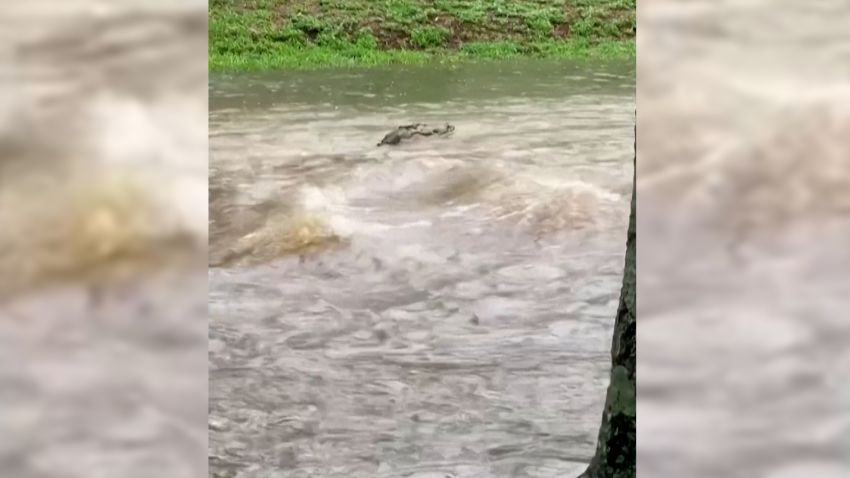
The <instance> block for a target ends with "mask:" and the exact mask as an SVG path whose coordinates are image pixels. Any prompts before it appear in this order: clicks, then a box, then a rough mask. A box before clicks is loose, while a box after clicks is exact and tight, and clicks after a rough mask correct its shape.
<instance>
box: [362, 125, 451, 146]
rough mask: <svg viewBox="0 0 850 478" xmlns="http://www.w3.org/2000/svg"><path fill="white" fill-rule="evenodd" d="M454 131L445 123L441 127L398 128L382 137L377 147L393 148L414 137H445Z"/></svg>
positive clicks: (413, 126)
mask: <svg viewBox="0 0 850 478" xmlns="http://www.w3.org/2000/svg"><path fill="white" fill-rule="evenodd" d="M454 130H455V127H454V126H452V125H450V124H448V123H446V124H444V125H442V126H431V125H427V124H422V123H416V124H409V125H404V126H399V127H398V128H396V129H394V130H392V131H390V132H389V133H387V135H386V136H384V139H382V140H381V142H380V143H378V146H384V145H390V146H395V145H397V144H400V143H401V142H402V141H405V140H409V139H412V138H414V137H416V136H447V135H449V134H451V133H452V132H453V131H454Z"/></svg>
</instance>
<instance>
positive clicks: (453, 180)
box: [209, 62, 635, 478]
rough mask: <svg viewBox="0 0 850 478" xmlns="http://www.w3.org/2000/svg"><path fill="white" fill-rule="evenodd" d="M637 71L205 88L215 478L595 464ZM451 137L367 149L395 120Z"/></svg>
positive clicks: (440, 70) (615, 68)
mask: <svg viewBox="0 0 850 478" xmlns="http://www.w3.org/2000/svg"><path fill="white" fill-rule="evenodd" d="M634 78H635V76H634V65H633V63H629V62H624V63H603V62H585V63H564V62H561V63H557V62H522V63H500V64H480V65H467V66H461V67H454V68H452V67H433V66H431V67H392V68H385V69H373V70H369V71H358V70H331V71H320V72H310V73H287V74H238V75H214V76H212V77H211V80H210V151H211V157H210V262H211V269H210V271H209V281H210V285H209V287H210V298H209V301H210V303H209V312H210V329H209V330H210V331H209V334H210V351H209V360H210V423H209V427H210V455H211V456H210V468H211V473H212V474H213V475H214V476H222V477H223V476H243V477H318V476H321V477H342V476H346V477H376V476H377V477H387V478H389V477H400V476H414V477H423V478H424V477H430V476H434V477H440V478H443V477H445V476H457V477H464V478H467V477H469V478H471V477H491V476H512V477H556V476H558V477H562V476H570V475H571V474H577V473H578V472H579V471H580V470H581V469H582V468H583V467H584V464H583V463H585V462H586V461H587V460H589V458H590V456H591V455H592V452H593V448H594V443H595V438H596V433H597V429H598V425H599V420H600V413H601V407H602V401H603V398H604V390H605V386H606V384H607V374H608V367H609V364H610V358H609V350H610V340H611V330H612V327H613V317H614V312H615V308H616V303H617V299H618V294H619V287H620V283H621V280H622V267H623V257H624V253H625V231H626V226H627V222H628V205H629V200H630V193H631V178H632V164H631V159H632V142H633V129H632V128H633V121H634V109H635V101H634V87H635V79H634ZM412 122H426V123H444V122H449V123H451V124H453V125H455V127H456V131H455V133H454V134H453V135H452V136H451V137H447V138H427V139H425V140H421V141H418V142H413V143H410V144H407V145H401V146H398V147H393V148H390V147H381V148H378V147H376V143H377V142H378V141H379V140H380V139H381V137H382V136H383V134H384V133H386V132H387V131H388V130H389V129H391V128H393V127H395V126H397V125H400V124H405V123H412Z"/></svg>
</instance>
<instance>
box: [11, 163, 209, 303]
mask: <svg viewBox="0 0 850 478" xmlns="http://www.w3.org/2000/svg"><path fill="white" fill-rule="evenodd" d="M62 173H66V174H68V175H65V174H62ZM7 179H8V180H7V181H4V182H3V183H4V184H2V186H3V187H2V192H0V225H2V226H0V299H2V298H8V297H11V296H14V295H17V294H21V293H25V292H26V291H29V290H36V289H40V288H42V287H46V286H51V285H57V284H62V283H69V284H91V283H100V282H109V281H113V280H121V279H125V278H131V277H133V276H137V275H140V274H146V273H150V272H153V271H156V270H160V269H162V268H163V267H172V266H178V265H181V264H186V263H187V260H190V258H191V257H192V252H193V251H197V249H198V247H197V246H198V244H197V243H196V241H195V239H194V238H193V237H192V236H191V235H190V234H188V233H186V232H184V231H181V230H180V229H179V228H177V227H175V226H172V225H169V224H166V223H165V222H164V220H163V214H162V207H161V206H160V205H159V204H158V203H157V202H156V201H155V200H154V199H153V195H152V194H150V193H149V192H148V191H147V190H146V189H145V188H144V187H143V186H142V185H141V184H140V183H137V182H135V181H134V180H133V179H131V178H130V177H128V176H123V175H119V174H98V173H90V174H89V177H87V178H86V177H81V176H80V175H78V174H75V173H74V172H71V171H68V170H65V169H64V168H60V167H57V168H56V171H55V172H54V173H47V172H45V171H32V172H28V173H23V172H22V173H21V174H19V175H18V177H16V178H14V180H13V179H10V178H7Z"/></svg>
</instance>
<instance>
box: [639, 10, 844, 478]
mask: <svg viewBox="0 0 850 478" xmlns="http://www.w3.org/2000/svg"><path fill="white" fill-rule="evenodd" d="M638 23H639V25H640V28H639V33H638V51H639V55H638V104H639V108H638V109H639V112H638V125H639V126H638V173H637V174H638V198H639V199H638V218H639V219H638V237H639V240H638V244H639V246H638V264H639V265H638V277H639V280H638V284H639V285H638V315H639V317H640V326H639V327H638V343H639V345H638V349H639V352H638V353H639V360H638V368H639V374H638V375H639V376H640V379H639V381H638V416H639V417H640V419H639V420H638V473H639V475H640V476H648V477H662V478H664V477H682V476H689V477H724V478H734V477H741V478H744V477H747V478H750V477H767V478H798V477H799V478H801V477H814V476H817V477H822V478H834V477H846V476H850V464H848V451H850V389H848V385H847V377H848V376H850V352H848V351H850V347H847V340H848V339H850V321H848V320H847V318H846V317H845V311H846V310H847V305H848V299H847V298H848V290H850V282H848V281H847V280H846V271H847V270H848V268H850V248H848V244H850V221H848V212H850V154H848V149H849V148H848V146H850V136H848V134H847V131H848V128H850V106H848V105H850V102H848V98H850V95H848V93H850V88H848V87H850V83H848V79H849V78H850V30H848V29H847V25H848V24H850V5H848V4H847V3H846V2H842V1H832V0H823V1H817V2H795V1H788V0H775V1H761V0H748V1H711V2H709V1H688V2H682V1H671V0H652V1H649V0H647V1H644V2H641V4H640V6H639V8H638Z"/></svg>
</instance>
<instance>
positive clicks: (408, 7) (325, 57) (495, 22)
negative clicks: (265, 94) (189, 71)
mask: <svg viewBox="0 0 850 478" xmlns="http://www.w3.org/2000/svg"><path fill="white" fill-rule="evenodd" d="M209 31H210V47H209V48H210V68H211V69H213V70H243V69H252V70H255V69H292V68H298V69H304V68H317V67H324V66H347V65H364V66H365V65H384V64H390V63H405V64H418V63H425V62H430V61H441V62H453V61H461V60H464V61H465V60H470V59H502V58H512V57H525V56H532V57H558V58H586V57H604V58H612V57H633V56H634V54H635V46H634V32H635V0H211V1H210V23H209Z"/></svg>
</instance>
